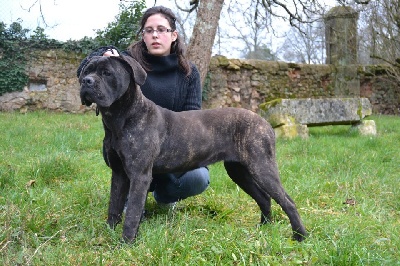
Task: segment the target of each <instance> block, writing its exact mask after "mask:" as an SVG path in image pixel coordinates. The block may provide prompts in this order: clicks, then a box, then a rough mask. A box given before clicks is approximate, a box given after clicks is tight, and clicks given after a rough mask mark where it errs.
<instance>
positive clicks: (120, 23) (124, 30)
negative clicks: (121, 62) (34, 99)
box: [0, 0, 145, 95]
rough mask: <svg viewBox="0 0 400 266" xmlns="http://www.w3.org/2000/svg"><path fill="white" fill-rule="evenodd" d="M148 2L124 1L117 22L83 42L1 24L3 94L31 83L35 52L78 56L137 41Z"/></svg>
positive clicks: (18, 24)
mask: <svg viewBox="0 0 400 266" xmlns="http://www.w3.org/2000/svg"><path fill="white" fill-rule="evenodd" d="M144 8H145V1H144V0H140V1H133V2H130V3H129V4H125V3H124V2H121V4H120V13H119V14H118V15H117V16H116V17H115V21H114V22H111V23H109V24H108V25H107V27H106V28H105V29H104V30H97V31H96V33H97V36H96V37H94V38H89V37H84V38H82V39H81V40H77V41H74V40H69V41H66V42H61V41H57V40H54V39H49V38H48V36H47V35H46V34H45V30H44V29H43V28H40V27H37V28H36V29H35V30H34V31H33V32H32V33H31V31H30V30H29V29H24V28H23V27H22V26H21V21H15V22H13V23H11V24H10V25H6V24H5V23H4V22H0V59H1V60H0V95H2V94H4V93H6V92H13V91H21V90H22V89H23V87H24V86H26V85H27V83H28V81H29V77H28V74H27V73H26V62H27V60H26V58H27V57H29V56H31V51H32V50H34V49H42V50H47V49H56V48H57V49H63V50H66V51H73V52H76V53H82V54H88V53H90V52H91V51H93V50H94V49H96V48H98V47H100V46H105V45H114V46H116V47H118V48H119V49H122V50H123V49H126V48H127V46H128V45H129V44H130V43H131V42H133V41H135V40H136V33H137V30H138V29H139V23H140V18H141V16H142V12H143V9H144Z"/></svg>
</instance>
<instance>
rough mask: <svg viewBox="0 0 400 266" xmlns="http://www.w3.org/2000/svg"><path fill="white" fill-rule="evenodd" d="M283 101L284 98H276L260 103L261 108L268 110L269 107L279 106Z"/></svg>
mask: <svg viewBox="0 0 400 266" xmlns="http://www.w3.org/2000/svg"><path fill="white" fill-rule="evenodd" d="M280 103H282V98H278V99H274V100H272V101H268V102H264V103H262V104H260V105H259V108H260V109H261V110H264V111H267V110H268V109H270V108H272V107H275V106H277V105H278V104H280Z"/></svg>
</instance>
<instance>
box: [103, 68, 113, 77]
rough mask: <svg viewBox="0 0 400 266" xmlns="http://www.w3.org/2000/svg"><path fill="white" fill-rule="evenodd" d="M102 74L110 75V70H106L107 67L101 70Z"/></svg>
mask: <svg viewBox="0 0 400 266" xmlns="http://www.w3.org/2000/svg"><path fill="white" fill-rule="evenodd" d="M103 75H104V76H110V75H111V72H110V71H108V70H107V69H105V70H103Z"/></svg>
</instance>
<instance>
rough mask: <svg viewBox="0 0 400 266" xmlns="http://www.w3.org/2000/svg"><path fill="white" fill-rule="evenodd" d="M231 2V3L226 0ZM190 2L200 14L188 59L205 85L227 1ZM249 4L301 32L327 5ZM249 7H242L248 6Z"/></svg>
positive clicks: (264, 0) (303, 0) (268, 0)
mask: <svg viewBox="0 0 400 266" xmlns="http://www.w3.org/2000/svg"><path fill="white" fill-rule="evenodd" d="M228 1H230V0H226V2H228ZM336 1H337V3H338V4H347V0H336ZM360 1H361V0H360ZM364 1H366V0H364ZM191 3H192V5H193V6H194V7H195V9H191V10H196V11H197V17H196V23H195V27H194V28H193V34H192V38H191V40H190V43H189V48H188V56H189V58H190V59H191V60H192V61H193V62H194V63H195V64H196V65H197V67H198V68H199V70H200V75H201V80H202V82H203V81H204V78H205V76H206V74H207V71H208V65H209V63H210V59H211V53H212V44H213V43H214V39H215V35H216V32H217V28H218V22H219V17H220V13H221V10H222V5H223V4H224V1H223V0H216V1H213V0H191ZM249 3H257V10H258V11H260V12H261V10H262V12H265V13H268V14H270V15H271V16H273V17H276V18H278V19H281V20H283V21H284V22H287V23H289V24H290V25H291V26H292V27H295V28H298V29H299V27H300V25H301V24H303V23H311V22H312V21H313V20H314V18H315V17H316V15H321V10H324V3H323V1H320V0H292V1H290V4H289V3H287V1H281V0H253V1H250V0H249V2H247V3H246V4H247V5H249ZM246 4H242V6H243V7H246V6H247V5H246Z"/></svg>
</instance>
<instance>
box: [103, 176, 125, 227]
mask: <svg viewBox="0 0 400 266" xmlns="http://www.w3.org/2000/svg"><path fill="white" fill-rule="evenodd" d="M128 191H129V179H128V177H127V176H126V175H125V173H123V172H118V171H114V170H113V171H112V177H111V191H110V203H109V206H108V219H107V223H108V224H109V226H110V227H111V228H113V229H114V228H115V226H116V225H117V224H119V223H120V222H121V221H122V212H123V209H124V205H125V201H126V198H127V196H128Z"/></svg>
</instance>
